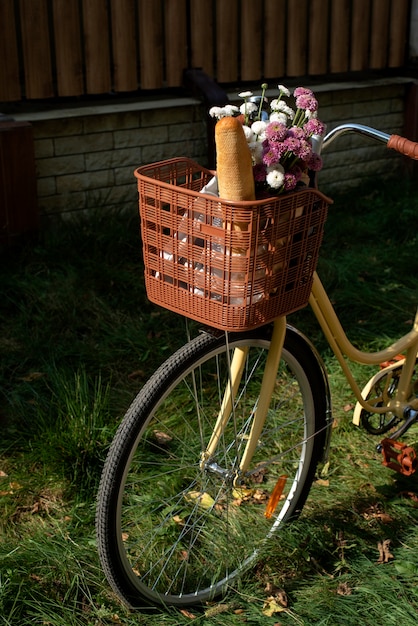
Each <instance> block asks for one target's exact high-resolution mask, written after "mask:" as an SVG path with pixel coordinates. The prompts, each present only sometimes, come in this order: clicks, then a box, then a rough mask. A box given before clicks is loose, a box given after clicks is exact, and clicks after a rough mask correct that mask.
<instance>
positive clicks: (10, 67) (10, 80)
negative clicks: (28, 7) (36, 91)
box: [0, 0, 21, 100]
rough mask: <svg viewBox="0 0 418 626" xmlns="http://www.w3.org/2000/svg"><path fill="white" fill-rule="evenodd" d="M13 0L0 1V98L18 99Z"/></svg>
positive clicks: (17, 67) (18, 81) (17, 62)
mask: <svg viewBox="0 0 418 626" xmlns="http://www.w3.org/2000/svg"><path fill="white" fill-rule="evenodd" d="M13 4H14V3H13V0H3V2H0V25H1V24H3V25H4V26H3V28H2V29H1V36H0V59H2V62H1V66H2V67H1V68H0V100H1V99H2V98H3V100H20V95H21V90H20V80H19V59H18V56H17V41H16V23H15V15H14V7H13Z"/></svg>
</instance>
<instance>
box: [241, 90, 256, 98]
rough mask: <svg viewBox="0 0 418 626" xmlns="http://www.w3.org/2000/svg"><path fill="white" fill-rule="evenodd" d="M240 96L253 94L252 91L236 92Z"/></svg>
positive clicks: (246, 96)
mask: <svg viewBox="0 0 418 626" xmlns="http://www.w3.org/2000/svg"><path fill="white" fill-rule="evenodd" d="M238 95H239V97H240V98H251V96H252V95H253V92H252V91H241V93H239V94H238Z"/></svg>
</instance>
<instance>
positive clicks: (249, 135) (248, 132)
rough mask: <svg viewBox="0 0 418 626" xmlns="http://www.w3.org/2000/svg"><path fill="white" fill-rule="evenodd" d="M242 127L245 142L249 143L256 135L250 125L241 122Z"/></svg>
mask: <svg viewBox="0 0 418 626" xmlns="http://www.w3.org/2000/svg"><path fill="white" fill-rule="evenodd" d="M242 128H243V130H244V135H245V139H246V140H247V142H248V143H250V142H251V141H255V139H256V137H255V135H254V132H253V130H252V127H251V126H247V125H246V124H243V126H242Z"/></svg>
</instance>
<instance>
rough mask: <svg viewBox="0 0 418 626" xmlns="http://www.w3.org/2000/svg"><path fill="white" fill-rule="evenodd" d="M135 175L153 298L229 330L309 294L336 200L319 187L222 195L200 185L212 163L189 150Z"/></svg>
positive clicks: (287, 308)
mask: <svg viewBox="0 0 418 626" xmlns="http://www.w3.org/2000/svg"><path fill="white" fill-rule="evenodd" d="M135 176H136V177H137V179H138V191H139V207H140V216H141V229H142V240H143V256H144V265H145V285H146V289H147V295H148V298H149V299H150V300H151V301H152V302H154V303H155V304H159V305H160V306H162V307H165V308H167V309H170V310H172V311H175V312H177V313H180V314H181V315H185V316H186V317H190V318H192V319H194V320H197V321H198V322H202V323H203V324H206V325H208V326H212V327H214V328H218V329H220V330H228V331H238V330H248V329H250V328H254V327H256V326H261V325H262V324H266V323H267V322H270V321H272V320H273V319H274V318H276V317H278V316H280V315H286V314H288V313H291V312H293V311H296V310H297V309H300V308H302V307H304V306H305V305H306V304H307V302H308V299H309V295H310V291H311V285H312V275H313V272H314V270H315V268H316V264H317V260H318V254H319V247H320V245H321V241H322V234H323V226H324V223H325V220H326V216H327V210H328V205H329V204H330V202H331V201H330V200H329V199H328V198H326V197H325V196H324V195H323V194H321V193H320V192H319V191H317V190H315V189H310V188H306V189H304V190H302V191H298V192H295V193H289V194H285V195H283V196H279V197H274V198H268V199H265V200H257V201H254V202H231V201H225V200H222V199H220V198H218V197H214V196H213V195H209V194H206V193H200V190H201V189H202V188H203V187H204V186H205V185H206V184H207V183H208V182H209V181H210V180H211V178H212V177H213V172H211V171H209V170H207V169H205V168H203V167H201V166H199V165H198V164H197V163H195V162H194V161H192V160H190V159H186V158H179V159H171V160H169V161H162V162H160V163H153V164H151V165H147V166H145V167H140V168H138V169H137V170H136V171H135Z"/></svg>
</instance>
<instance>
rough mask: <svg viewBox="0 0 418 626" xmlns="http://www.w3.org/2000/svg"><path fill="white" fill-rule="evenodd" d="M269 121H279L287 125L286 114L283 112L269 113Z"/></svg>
mask: <svg viewBox="0 0 418 626" xmlns="http://www.w3.org/2000/svg"><path fill="white" fill-rule="evenodd" d="M270 122H280V124H284V125H285V126H286V125H287V115H285V114H284V113H278V112H275V113H271V114H270Z"/></svg>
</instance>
